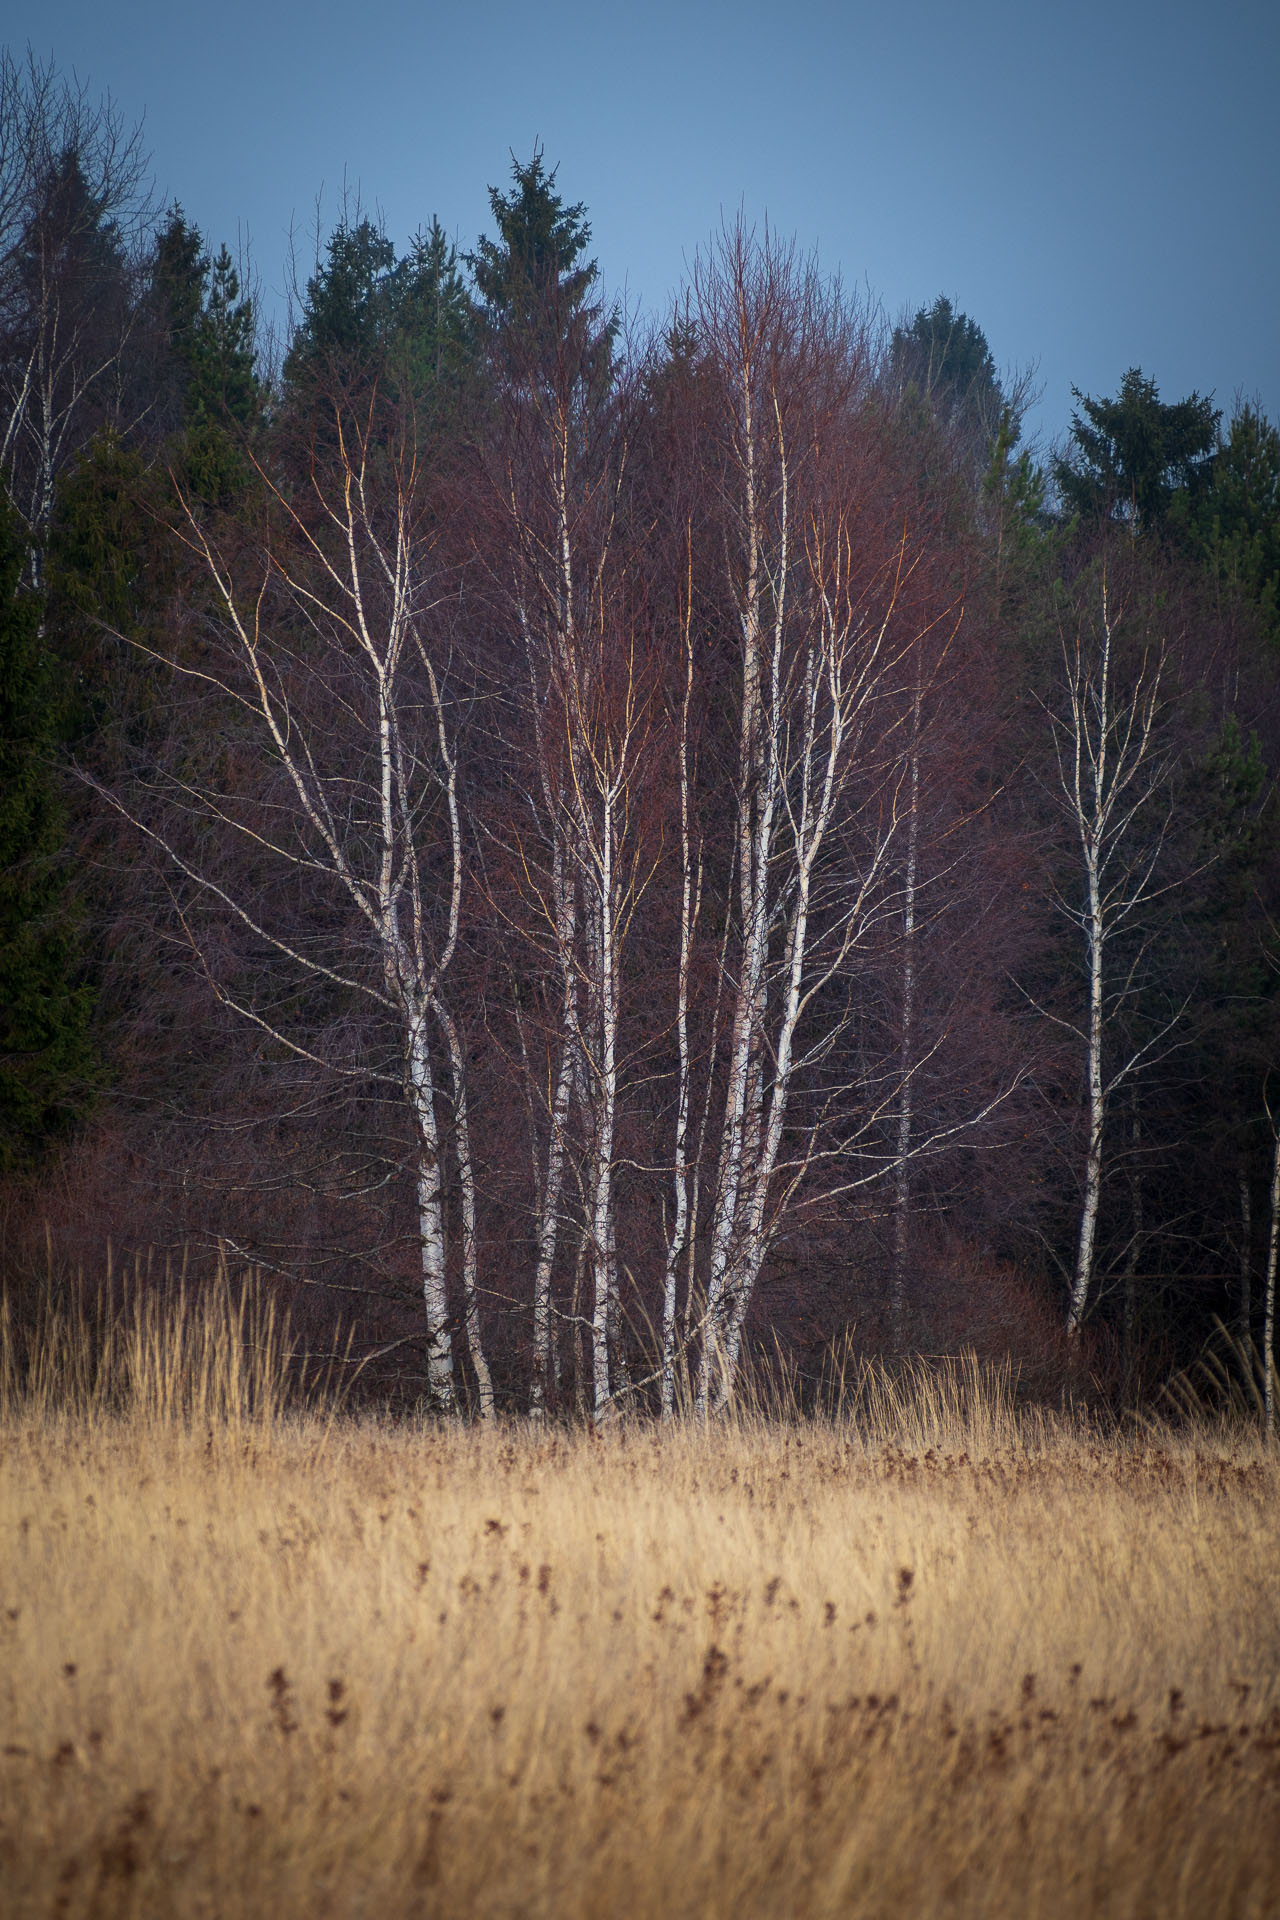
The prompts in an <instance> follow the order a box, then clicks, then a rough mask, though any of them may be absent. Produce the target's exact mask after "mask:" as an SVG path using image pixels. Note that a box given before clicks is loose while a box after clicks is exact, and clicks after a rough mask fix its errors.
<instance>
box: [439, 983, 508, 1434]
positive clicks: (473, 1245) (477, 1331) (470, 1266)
mask: <svg viewBox="0 0 1280 1920" xmlns="http://www.w3.org/2000/svg"><path fill="white" fill-rule="evenodd" d="M434 1007H435V1015H436V1019H437V1020H438V1021H439V1022H440V1026H441V1029H442V1031H443V1033H444V1037H445V1045H446V1047H447V1049H448V1053H449V1069H450V1074H451V1078H452V1081H453V1145H454V1157H455V1158H456V1160H457V1162H458V1186H459V1189H460V1194H461V1202H462V1314H463V1324H464V1326H465V1328H466V1334H467V1352H468V1354H469V1356H470V1359H471V1367H472V1371H473V1372H474V1374H475V1376H476V1394H477V1399H478V1403H479V1407H480V1418H481V1419H482V1420H491V1419H492V1418H493V1412H494V1403H493V1376H492V1374H491V1373H490V1371H489V1362H488V1360H487V1358H486V1356H485V1351H484V1338H483V1335H482V1332H481V1328H480V1273H479V1247H478V1243H477V1239H476V1179H475V1167H474V1164H473V1162H472V1159H471V1123H470V1119H469V1117H468V1112H467V1068H466V1060H465V1058H464V1056H463V1052H462V1045H461V1042H460V1041H459V1039H458V1029H457V1025H456V1024H455V1022H454V1019H453V1016H452V1015H451V1014H450V1012H449V1010H448V1008H447V1007H446V1006H445V1005H444V1003H443V1002H442V1001H440V1000H439V999H437V1000H436V1001H435V1002H434Z"/></svg>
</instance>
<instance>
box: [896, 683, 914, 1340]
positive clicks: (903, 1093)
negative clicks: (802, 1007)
mask: <svg viewBox="0 0 1280 1920" xmlns="http://www.w3.org/2000/svg"><path fill="white" fill-rule="evenodd" d="M909 780H910V793H909V808H910V810H909V812H908V815H907V870H906V876H905V879H904V882H903V902H902V946H903V952H902V1051H901V1054H900V1060H899V1069H898V1071H899V1075H900V1079H901V1087H900V1091H899V1094H898V1142H897V1160H896V1164H895V1166H894V1170H893V1280H892V1285H891V1288H890V1294H889V1332H890V1339H891V1340H892V1343H893V1350H894V1352H895V1353H901V1352H902V1350H903V1347H904V1346H905V1344H906V1319H907V1227H908V1223H909V1220H910V1216H911V1161H910V1155H911V1122H912V1102H913V1095H914V1083H913V1080H912V1056H913V1054H914V1051H915V1012H916V945H915V942H916V873H917V864H918V860H919V848H920V686H919V682H918V681H917V683H916V693H915V702H914V707H913V711H912V722H911V768H910V774H909Z"/></svg>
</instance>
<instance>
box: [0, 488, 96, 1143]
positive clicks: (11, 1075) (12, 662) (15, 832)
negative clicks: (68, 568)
mask: <svg viewBox="0 0 1280 1920" xmlns="http://www.w3.org/2000/svg"><path fill="white" fill-rule="evenodd" d="M26 553H27V542H26V538H25V533H24V529H23V527H22V524H21V522H20V520H19V519H18V517H17V516H16V515H15V514H13V513H12V512H11V511H10V510H9V508H8V507H7V506H5V505H4V504H3V503H2V502H0V1170H4V1171H10V1170H12V1169H14V1168H19V1167H22V1166H25V1165H28V1164H29V1163H31V1162H32V1161H34V1160H35V1159H36V1158H37V1157H38V1156H39V1154H40V1152H41V1150H42V1149H43V1148H44V1147H45V1146H46V1145H47V1144H48V1143H49V1141H50V1140H51V1139H52V1138H54V1137H55V1136H56V1135H57V1134H59V1133H61V1132H63V1131H65V1130H66V1128H67V1127H68V1126H69V1125H70V1124H71V1123H72V1122H73V1121H74V1120H75V1118H76V1117H77V1115H78V1114H80V1113H81V1112H83V1111H84V1108H85V1105H86V1103H87V1099H88V1096H89V1093H90V1091H91V1088H92V1085H93V1082H94V1079H95V1077H96V1072H95V1056H94V1049H93V1045H92V1042H91V1040H90V1036H89V1019H90V1014H91V1010H92V995H91V992H90V990H89V988H88V987H87V986H86V985H85V984H84V983H83V981H82V980H80V979H79V977H78V973H79V964H78V963H79V954H78V949H77V941H76V938H75V934H74V931H73V928H72V924H71V920H70V916H69V913H68V910H67V907H66V904H65V901H64V898H63V890H62V884H61V879H60V875H59V872H58V865H57V856H58V854H59V852H60V850H61V845H62V839H63V829H64V821H65V809H64V807H63V805H62V802H61V799H60V797H59V794H58V791H57V785H56V781H55V777H54V773H53V769H52V766H51V756H52V754H53V752H54V750H55V748H56V746H57V744H58V742H59V738H60V735H61V733H62V731H63V728H64V726H65V719H66V713H67V698H66V693H65V690H64V687H63V685H62V680H61V676H60V675H59V673H58V670H57V668H56V666H55V663H54V661H53V660H52V659H51V657H50V654H49V652H48V650H47V648H46V646H45V643H44V637H43V633H42V624H43V623H42V620H41V612H42V608H41V601H40V598H39V596H38V595H37V594H35V593H34V592H32V591H31V590H30V589H29V588H26V587H24V586H23V585H22V584H21V582H22V573H23V568H24V565H25V561H26Z"/></svg>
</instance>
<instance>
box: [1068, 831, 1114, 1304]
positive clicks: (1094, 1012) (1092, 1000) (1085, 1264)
mask: <svg viewBox="0 0 1280 1920" xmlns="http://www.w3.org/2000/svg"><path fill="white" fill-rule="evenodd" d="M1086 871H1087V875H1088V883H1089V921H1088V928H1087V937H1088V942H1089V1022H1088V1030H1087V1055H1088V1075H1089V1143H1088V1146H1087V1148H1086V1150H1085V1169H1084V1202H1083V1205H1082V1206H1081V1209H1080V1232H1079V1238H1078V1240H1077V1243H1076V1267H1075V1275H1074V1277H1073V1279H1072V1283H1071V1304H1070V1307H1069V1309H1068V1312H1067V1335H1068V1337H1069V1338H1070V1339H1072V1340H1075V1339H1077V1338H1078V1337H1079V1334H1080V1329H1081V1327H1082V1326H1083V1324H1084V1316H1085V1311H1086V1308H1087V1307H1088V1304H1089V1294H1090V1290H1091V1288H1092V1286H1093V1273H1094V1264H1095V1259H1096V1242H1097V1233H1098V1207H1099V1203H1100V1201H1101V1198H1102V1133H1103V1124H1104V1121H1105V1118H1106V1103H1105V1099H1104V1094H1103V1079H1102V1042H1103V1026H1104V1023H1103V997H1102V955H1103V946H1104V941H1105V929H1104V926H1103V917H1102V904H1101V889H1100V885H1099V879H1098V863H1097V859H1096V857H1095V856H1094V854H1093V851H1092V849H1091V848H1087V849H1086Z"/></svg>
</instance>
